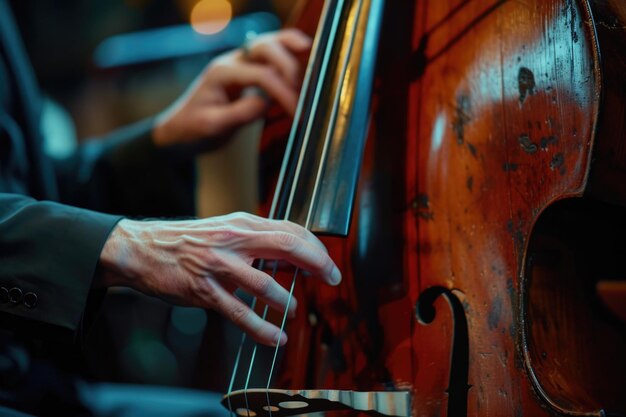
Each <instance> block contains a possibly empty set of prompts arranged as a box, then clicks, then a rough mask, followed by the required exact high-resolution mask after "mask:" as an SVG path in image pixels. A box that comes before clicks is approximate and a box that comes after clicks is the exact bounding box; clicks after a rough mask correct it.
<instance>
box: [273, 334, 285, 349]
mask: <svg viewBox="0 0 626 417" xmlns="http://www.w3.org/2000/svg"><path fill="white" fill-rule="evenodd" d="M275 340H276V341H277V342H278V346H284V345H285V343H287V335H286V334H285V333H283V332H277V333H276V339H275Z"/></svg>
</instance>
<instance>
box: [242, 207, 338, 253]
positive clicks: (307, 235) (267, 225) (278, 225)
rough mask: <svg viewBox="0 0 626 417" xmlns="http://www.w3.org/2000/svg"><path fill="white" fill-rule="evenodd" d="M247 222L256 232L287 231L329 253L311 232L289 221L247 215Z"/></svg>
mask: <svg viewBox="0 0 626 417" xmlns="http://www.w3.org/2000/svg"><path fill="white" fill-rule="evenodd" d="M245 221H246V223H247V226H248V227H249V228H250V229H252V230H256V231H265V232H271V231H285V232H288V233H293V234H295V235H297V236H299V237H301V238H302V239H305V240H306V241H307V242H309V243H310V244H312V245H315V246H317V247H318V248H320V249H321V250H323V251H324V252H328V250H327V249H326V246H324V244H323V243H322V242H321V241H320V240H319V239H318V238H317V236H315V235H314V234H313V233H311V231H309V230H307V229H305V228H304V227H302V226H300V225H299V224H297V223H294V222H292V221H289V220H274V219H266V218H263V217H259V216H253V215H247V216H246V217H245Z"/></svg>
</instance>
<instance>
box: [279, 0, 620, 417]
mask: <svg viewBox="0 0 626 417" xmlns="http://www.w3.org/2000/svg"><path fill="white" fill-rule="evenodd" d="M321 3H322V2H321V1H311V2H308V3H307V4H305V5H304V6H303V10H304V13H303V14H302V15H301V19H300V20H301V21H299V22H296V25H297V26H299V27H302V28H305V29H307V30H308V31H309V32H310V31H311V29H312V27H314V25H313V24H312V23H311V22H312V21H314V17H315V16H317V15H319V9H320V8H321ZM624 45H626V3H623V2H622V1H621V0H594V1H586V0H578V1H575V0H558V1H557V0H525V1H513V0H510V1H506V0H473V1H452V0H446V1H437V2H435V1H427V0H415V1H396V0H389V1H387V3H386V6H385V16H384V23H383V29H382V37H381V39H380V48H379V52H378V67H377V73H376V81H375V83H374V97H373V100H372V104H371V120H370V129H369V138H368V142H367V147H366V150H365V154H364V160H363V168H362V172H361V176H360V182H359V188H358V192H357V197H356V210H355V213H354V216H353V218H352V223H351V227H350V233H349V235H348V237H347V239H346V238H337V237H326V238H324V242H325V243H326V244H327V246H328V248H329V250H330V252H331V254H332V256H333V258H334V259H335V260H336V261H337V263H338V265H340V268H341V269H342V272H343V275H344V281H343V283H342V285H340V286H339V287H337V288H323V287H322V286H319V285H317V284H316V283H313V282H310V281H307V280H301V282H300V284H299V285H298V287H297V288H296V292H295V295H296V297H297V298H298V301H299V312H298V314H297V316H296V318H295V319H294V320H292V321H291V322H290V324H289V327H288V333H289V337H290V341H289V343H288V346H287V348H286V350H285V352H284V354H283V355H282V358H281V363H280V369H279V370H280V373H279V375H278V377H277V379H276V383H275V386H277V387H280V388H285V389H302V388H326V389H351V390H360V391H373V390H379V391H381V390H382V391H385V390H386V391H402V390H408V391H410V393H411V398H412V400H411V415H413V416H444V415H446V416H522V415H524V416H543V415H546V416H547V415H589V416H603V415H624V414H623V413H625V412H626V395H625V394H626V359H625V357H624V353H626V327H625V325H624V323H623V322H620V321H619V320H618V319H617V318H616V317H615V316H613V315H612V314H611V313H610V311H608V310H607V309H606V308H605V307H604V306H603V304H602V302H601V301H600V299H599V298H598V296H597V294H596V292H595V287H596V283H597V282H598V281H599V280H605V279H609V280H615V279H620V278H621V279H624V278H626V267H625V266H623V265H620V263H623V260H624V259H626V258H625V257H624V256H623V255H624V254H626V244H624V243H622V241H623V240H624V239H623V233H622V230H626V229H625V228H626V220H624V219H626V210H625V209H624V208H623V207H626V185H624V184H626V178H622V177H623V176H625V175H626V147H625V146H624V144H625V143H626V81H625V80H626V77H624V74H626V55H625V53H626V51H625V50H624V48H625V46H624ZM357 105H358V104H357Z"/></svg>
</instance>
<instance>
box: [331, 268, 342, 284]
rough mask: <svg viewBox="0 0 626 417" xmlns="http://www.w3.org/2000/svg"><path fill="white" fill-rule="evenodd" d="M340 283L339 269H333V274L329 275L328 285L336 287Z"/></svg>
mask: <svg viewBox="0 0 626 417" xmlns="http://www.w3.org/2000/svg"><path fill="white" fill-rule="evenodd" d="M340 282H341V272H339V268H337V267H334V268H333V272H332V273H331V274H330V283H331V284H332V285H338V284H339V283H340Z"/></svg>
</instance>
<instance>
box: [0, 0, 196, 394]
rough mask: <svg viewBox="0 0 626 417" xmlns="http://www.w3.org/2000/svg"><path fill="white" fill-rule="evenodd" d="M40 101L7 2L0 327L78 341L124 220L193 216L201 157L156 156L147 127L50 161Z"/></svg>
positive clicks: (1, 15) (1, 19)
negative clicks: (99, 273)
mask: <svg viewBox="0 0 626 417" xmlns="http://www.w3.org/2000/svg"><path fill="white" fill-rule="evenodd" d="M41 103H42V100H41V96H40V92H39V90H38V88H37V84H36V81H35V78H34V76H33V73H32V69H31V67H30V64H29V62H28V60H27V57H26V55H25V52H24V49H23V47H22V45H21V41H20V37H19V35H18V32H17V29H16V27H15V24H14V22H13V20H12V17H11V13H10V10H9V4H8V1H7V0H0V329H10V330H11V331H12V332H18V333H20V334H21V336H22V337H25V338H46V337H48V336H50V335H54V336H61V337H66V338H68V339H71V338H73V337H75V336H76V334H77V333H78V332H79V330H80V329H81V326H82V322H83V318H84V314H85V309H86V306H87V305H88V299H89V296H90V292H91V290H90V289H91V282H92V278H93V276H94V273H95V271H96V268H97V264H98V259H99V256H100V251H101V249H102V247H103V245H104V243H105V241H106V239H107V237H108V235H109V233H110V232H111V230H112V228H113V227H114V226H115V224H116V223H117V222H118V220H119V219H120V218H121V216H123V215H127V216H128V215H131V216H150V217H154V216H159V217H162V216H189V215H193V211H194V198H193V189H194V185H193V178H194V172H193V171H194V169H193V158H191V157H190V156H187V155H185V154H182V153H179V152H175V151H173V150H160V149H156V148H155V147H154V145H153V142H152V139H151V130H152V125H153V124H152V121H151V120H147V121H144V122H140V123H138V124H136V125H134V126H131V127H128V128H125V129H122V130H120V131H118V132H115V133H113V134H112V135H110V136H109V137H106V138H102V139H100V140H95V141H89V142H88V143H87V144H86V145H83V146H81V147H80V148H79V149H78V151H77V152H76V153H75V154H74V155H72V156H71V157H70V158H67V159H65V160H63V161H55V160H52V159H51V158H50V157H48V156H47V155H45V154H44V152H43V150H42V137H41V132H40V117H41V107H42V106H41ZM104 213H111V214H104ZM1 343H2V342H1V341H0V345H1ZM0 347H1V346H0ZM0 368H1V367H0ZM1 379H2V370H1V369H0V386H1V382H2V381H1Z"/></svg>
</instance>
